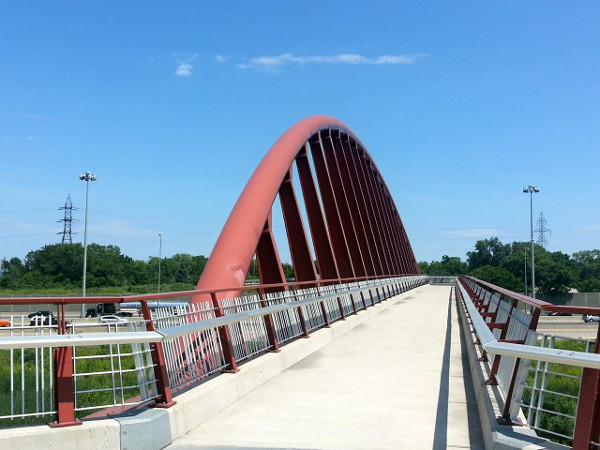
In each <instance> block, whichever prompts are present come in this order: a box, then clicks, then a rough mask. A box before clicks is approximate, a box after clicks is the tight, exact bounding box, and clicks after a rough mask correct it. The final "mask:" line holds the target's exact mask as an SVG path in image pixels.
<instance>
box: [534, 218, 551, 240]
mask: <svg viewBox="0 0 600 450" xmlns="http://www.w3.org/2000/svg"><path fill="white" fill-rule="evenodd" d="M536 224H537V229H536V230H535V231H536V232H537V234H538V238H537V245H541V246H542V247H546V245H548V239H546V231H547V232H548V233H550V234H552V230H550V229H549V228H546V218H545V217H544V213H543V212H541V213H540V216H539V217H538V220H537V222H536Z"/></svg>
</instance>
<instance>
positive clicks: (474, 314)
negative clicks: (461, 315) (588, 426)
mask: <svg viewBox="0 0 600 450" xmlns="http://www.w3.org/2000/svg"><path fill="white" fill-rule="evenodd" d="M478 283H482V282H480V281H479V280H478ZM457 285H458V288H459V289H460V292H461V295H462V297H463V299H464V301H465V304H466V306H467V310H468V312H469V315H470V317H471V322H472V324H473V328H474V329H475V332H476V333H477V336H478V337H479V340H480V341H481V344H482V347H483V349H484V350H485V351H487V352H488V353H491V354H493V355H502V356H512V357H515V358H523V359H534V360H538V361H547V362H553V363H558V364H567V365H571V366H577V367H587V368H591V369H600V354H596V353H585V352H578V351H572V350H559V349H553V348H542V347H536V346H533V345H526V344H514V343H510V342H499V341H498V340H497V339H496V338H495V336H494V335H493V333H492V332H491V331H490V329H489V327H488V326H487V324H486V322H485V321H484V319H483V318H482V317H481V315H480V314H479V312H478V311H477V308H476V307H475V305H474V304H473V302H472V301H471V297H470V296H469V294H468V293H467V291H466V290H465V288H464V287H463V286H462V285H461V284H460V283H457ZM486 285H487V284H486ZM491 286H493V285H491ZM506 292H507V293H508V292H510V295H511V297H512V296H514V294H515V293H514V292H511V291H506ZM526 298H528V297H526ZM544 303H545V302H544Z"/></svg>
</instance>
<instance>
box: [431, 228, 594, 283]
mask: <svg viewBox="0 0 600 450" xmlns="http://www.w3.org/2000/svg"><path fill="white" fill-rule="evenodd" d="M534 251H535V284H536V291H537V292H538V293H540V294H563V293H567V292H569V291H570V290H572V289H576V290H577V291H579V292H598V291H600V250H584V251H580V252H576V253H573V255H571V256H569V255H568V254H566V253H563V252H549V251H547V250H546V249H545V248H544V247H541V246H539V245H535V246H534ZM419 268H420V269H421V273H423V274H428V275H472V276H474V277H477V278H479V279H481V280H484V281H488V282H490V283H493V284H496V285H498V286H501V287H504V288H506V289H510V290H512V291H515V292H525V272H526V273H527V285H528V289H529V286H531V279H530V277H531V243H530V242H513V243H512V244H503V243H502V242H501V241H500V240H499V239H498V238H497V237H492V238H490V239H484V240H480V241H477V243H476V244H475V249H474V250H473V251H472V252H467V261H466V262H463V261H461V259H460V258H458V257H450V256H446V255H445V256H443V257H442V260H441V261H432V262H430V263H427V262H421V263H419ZM529 294H530V295H531V293H530V292H529Z"/></svg>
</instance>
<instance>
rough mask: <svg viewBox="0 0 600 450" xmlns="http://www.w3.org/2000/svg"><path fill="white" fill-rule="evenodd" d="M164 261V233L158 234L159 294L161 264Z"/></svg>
mask: <svg viewBox="0 0 600 450" xmlns="http://www.w3.org/2000/svg"><path fill="white" fill-rule="evenodd" d="M161 261H162V233H158V292H160V263H161Z"/></svg>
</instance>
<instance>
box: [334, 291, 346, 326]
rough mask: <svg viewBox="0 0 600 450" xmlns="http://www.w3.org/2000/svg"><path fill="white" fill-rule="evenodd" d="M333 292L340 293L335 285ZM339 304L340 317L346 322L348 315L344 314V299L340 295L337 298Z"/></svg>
mask: <svg viewBox="0 0 600 450" xmlns="http://www.w3.org/2000/svg"><path fill="white" fill-rule="evenodd" d="M333 292H335V293H336V294H337V293H338V290H337V287H336V285H335V284H334V285H333ZM337 304H338V308H339V310H340V316H341V318H342V320H346V314H345V313H344V306H343V305H342V298H341V297H340V296H339V295H338V296H337Z"/></svg>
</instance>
